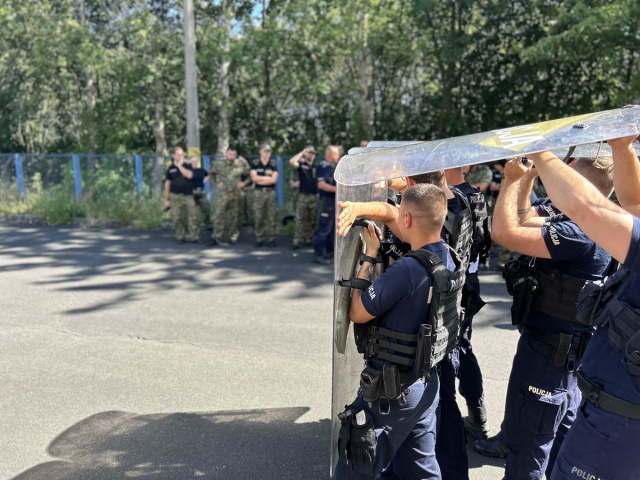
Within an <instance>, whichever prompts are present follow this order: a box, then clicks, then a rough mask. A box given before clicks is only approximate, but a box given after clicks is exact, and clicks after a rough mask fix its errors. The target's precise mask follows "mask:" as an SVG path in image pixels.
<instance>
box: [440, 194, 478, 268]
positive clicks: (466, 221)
mask: <svg viewBox="0 0 640 480" xmlns="http://www.w3.org/2000/svg"><path fill="white" fill-rule="evenodd" d="M451 192H452V193H453V194H454V195H455V196H456V197H458V198H459V199H460V200H461V201H462V203H463V204H464V208H463V209H462V210H461V211H459V212H458V213H451V212H447V217H446V218H445V221H444V229H445V231H446V241H447V244H448V245H449V246H450V247H451V248H452V249H453V251H454V252H455V253H456V256H457V257H458V258H459V259H460V261H461V262H462V266H463V269H464V271H465V272H466V271H467V268H469V262H470V258H471V243H472V242H471V240H472V236H473V219H472V216H471V207H470V205H469V201H468V200H467V197H466V196H465V195H464V194H463V193H462V192H460V190H458V189H456V188H454V189H452V190H451Z"/></svg>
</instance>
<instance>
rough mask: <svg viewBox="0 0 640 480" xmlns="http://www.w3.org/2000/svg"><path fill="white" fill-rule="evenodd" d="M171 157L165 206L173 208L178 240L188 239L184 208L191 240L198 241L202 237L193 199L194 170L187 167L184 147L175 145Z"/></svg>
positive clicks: (166, 178) (166, 181) (166, 184)
mask: <svg viewBox="0 0 640 480" xmlns="http://www.w3.org/2000/svg"><path fill="white" fill-rule="evenodd" d="M171 157H172V158H173V163H172V164H171V166H170V167H169V168H168V169H167V173H166V175H165V182H164V193H165V198H166V201H165V206H166V207H170V208H171V216H172V217H173V228H174V229H175V231H176V238H177V239H178V241H179V242H181V243H184V242H186V241H187V237H186V231H185V225H184V223H183V221H182V211H183V210H184V211H185V212H186V215H187V224H188V226H189V237H190V238H189V240H190V241H192V242H197V241H198V240H199V239H200V227H199V226H198V215H197V213H196V203H195V201H194V200H193V185H192V184H191V179H192V178H193V172H192V171H191V170H190V169H189V168H187V165H186V164H185V162H184V150H183V149H182V148H180V147H174V149H173V153H172V154H171Z"/></svg>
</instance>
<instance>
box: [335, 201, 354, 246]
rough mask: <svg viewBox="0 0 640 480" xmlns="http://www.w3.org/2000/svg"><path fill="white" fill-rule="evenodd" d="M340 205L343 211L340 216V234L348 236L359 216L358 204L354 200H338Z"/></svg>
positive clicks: (338, 229)
mask: <svg viewBox="0 0 640 480" xmlns="http://www.w3.org/2000/svg"><path fill="white" fill-rule="evenodd" d="M338 207H340V208H342V209H343V210H342V212H340V215H339V216H338V225H337V226H338V228H337V232H338V235H340V236H342V237H346V236H347V233H349V230H351V225H353V221H354V220H355V219H356V217H357V216H358V204H357V203H353V202H338Z"/></svg>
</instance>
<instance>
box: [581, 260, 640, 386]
mask: <svg viewBox="0 0 640 480" xmlns="http://www.w3.org/2000/svg"><path fill="white" fill-rule="evenodd" d="M629 275H630V272H629V270H626V269H625V268H621V269H620V270H619V271H618V272H617V273H616V274H615V275H613V276H611V277H609V278H607V279H606V280H605V282H604V284H602V283H596V282H588V284H587V285H586V286H585V288H584V291H583V292H582V294H581V295H580V300H579V306H578V318H579V319H581V320H582V321H584V322H589V324H591V325H598V326H600V325H602V326H608V327H609V343H610V344H611V345H612V346H613V347H614V348H615V349H616V350H618V351H619V352H621V353H622V355H623V357H624V362H625V364H626V366H627V368H628V369H629V372H630V373H631V374H632V375H636V376H640V309H637V308H633V307H631V306H630V305H629V304H628V303H626V302H624V301H623V300H622V298H621V297H622V294H623V292H624V291H625V290H626V288H628V280H629Z"/></svg>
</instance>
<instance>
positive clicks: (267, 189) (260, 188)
mask: <svg viewBox="0 0 640 480" xmlns="http://www.w3.org/2000/svg"><path fill="white" fill-rule="evenodd" d="M275 189H276V187H258V186H257V185H256V190H259V191H261V192H272V191H273V190H275Z"/></svg>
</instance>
